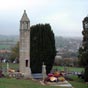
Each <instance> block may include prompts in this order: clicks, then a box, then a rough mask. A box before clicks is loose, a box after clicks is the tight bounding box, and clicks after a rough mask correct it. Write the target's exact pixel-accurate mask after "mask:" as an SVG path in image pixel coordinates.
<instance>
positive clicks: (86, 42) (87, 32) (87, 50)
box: [79, 17, 88, 82]
mask: <svg viewBox="0 0 88 88" xmlns="http://www.w3.org/2000/svg"><path fill="white" fill-rule="evenodd" d="M82 34H83V42H82V47H80V48H79V62H80V65H82V66H83V67H84V68H85V73H84V80H85V81H86V82H88V76H87V75H88V17H85V18H84V20H83V31H82Z"/></svg>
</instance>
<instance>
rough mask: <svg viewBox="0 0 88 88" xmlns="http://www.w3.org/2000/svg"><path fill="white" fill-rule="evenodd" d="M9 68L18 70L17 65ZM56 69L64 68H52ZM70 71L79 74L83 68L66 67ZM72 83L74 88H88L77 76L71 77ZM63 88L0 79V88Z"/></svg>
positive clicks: (25, 81)
mask: <svg viewBox="0 0 88 88" xmlns="http://www.w3.org/2000/svg"><path fill="white" fill-rule="evenodd" d="M9 66H10V68H13V69H18V64H12V63H10V64H9ZM0 67H2V68H6V63H4V64H1V63H0ZM55 68H57V69H59V70H64V67H61V66H58V67H56V66H54V69H55ZM68 69H69V70H70V71H76V72H81V71H82V70H83V68H75V67H68ZM70 78H72V79H73V80H74V81H69V82H70V83H71V84H72V86H73V87H74V88H88V84H85V83H84V81H83V80H82V79H80V78H78V77H77V76H73V75H71V76H70ZM45 87H46V88H64V87H53V86H43V85H41V84H40V83H39V82H37V81H32V80H24V79H21V80H20V79H19V80H17V79H15V78H0V88H45Z"/></svg>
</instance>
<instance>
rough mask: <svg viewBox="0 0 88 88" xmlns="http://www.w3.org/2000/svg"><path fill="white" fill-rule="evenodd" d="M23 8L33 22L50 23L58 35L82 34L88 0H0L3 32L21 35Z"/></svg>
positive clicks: (87, 13) (0, 19) (87, 9)
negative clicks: (20, 24) (20, 23)
mask: <svg viewBox="0 0 88 88" xmlns="http://www.w3.org/2000/svg"><path fill="white" fill-rule="evenodd" d="M24 10H26V12H27V15H28V17H29V19H30V23H31V24H30V25H35V24H38V23H50V25H51V27H52V30H53V32H54V33H55V35H58V36H82V34H81V31H82V20H83V18H84V17H85V16H87V15H88V0H0V34H4V35H19V21H20V19H21V17H22V14H23V12H24Z"/></svg>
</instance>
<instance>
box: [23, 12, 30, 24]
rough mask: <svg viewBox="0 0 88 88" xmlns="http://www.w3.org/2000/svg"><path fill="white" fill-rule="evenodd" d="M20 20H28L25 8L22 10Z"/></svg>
mask: <svg viewBox="0 0 88 88" xmlns="http://www.w3.org/2000/svg"><path fill="white" fill-rule="evenodd" d="M21 21H22V22H24V21H29V18H28V16H27V13H26V10H24V13H23V16H22V18H21Z"/></svg>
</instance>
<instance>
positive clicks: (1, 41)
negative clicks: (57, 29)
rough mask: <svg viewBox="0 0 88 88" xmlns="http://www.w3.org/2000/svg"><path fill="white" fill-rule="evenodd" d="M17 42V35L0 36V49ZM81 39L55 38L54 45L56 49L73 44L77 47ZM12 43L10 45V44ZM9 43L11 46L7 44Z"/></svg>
mask: <svg viewBox="0 0 88 88" xmlns="http://www.w3.org/2000/svg"><path fill="white" fill-rule="evenodd" d="M18 40H19V36H18V35H0V49H2V48H4V45H5V48H6V46H8V45H9V46H11V44H16V43H17V41H18ZM81 41H82V38H81V37H61V36H56V37H55V44H56V48H57V49H58V48H64V47H66V46H67V47H68V48H70V47H72V46H73V45H74V44H75V46H77V45H78V46H79V45H80V44H81ZM11 42H12V43H11ZM9 43H11V44H9Z"/></svg>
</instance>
